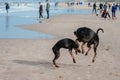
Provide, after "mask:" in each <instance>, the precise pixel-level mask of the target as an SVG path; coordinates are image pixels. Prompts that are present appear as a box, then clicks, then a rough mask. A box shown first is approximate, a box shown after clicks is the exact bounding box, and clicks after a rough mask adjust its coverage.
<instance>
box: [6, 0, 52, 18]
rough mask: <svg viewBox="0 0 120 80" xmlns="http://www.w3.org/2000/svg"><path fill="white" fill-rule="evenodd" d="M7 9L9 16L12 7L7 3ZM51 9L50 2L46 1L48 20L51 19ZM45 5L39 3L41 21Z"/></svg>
mask: <svg viewBox="0 0 120 80" xmlns="http://www.w3.org/2000/svg"><path fill="white" fill-rule="evenodd" d="M5 9H6V12H7V14H8V13H9V9H10V5H9V3H7V2H6V3H5ZM49 9H50V3H49V1H48V0H46V13H47V19H49ZM42 13H43V5H42V3H41V2H39V19H40V18H43V15H42Z"/></svg>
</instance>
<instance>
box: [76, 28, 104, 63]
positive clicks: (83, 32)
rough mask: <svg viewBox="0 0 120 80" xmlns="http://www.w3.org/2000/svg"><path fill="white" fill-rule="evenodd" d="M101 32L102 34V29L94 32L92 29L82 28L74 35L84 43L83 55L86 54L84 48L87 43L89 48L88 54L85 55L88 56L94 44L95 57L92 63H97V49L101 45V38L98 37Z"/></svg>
mask: <svg viewBox="0 0 120 80" xmlns="http://www.w3.org/2000/svg"><path fill="white" fill-rule="evenodd" d="M99 30H101V31H102V32H104V31H103V29H102V28H99V29H98V30H97V32H94V31H93V30H91V29H90V28H87V27H81V28H78V29H77V30H76V31H75V32H74V35H76V37H77V39H76V40H78V41H79V42H83V44H82V46H81V49H82V53H83V54H84V49H83V46H84V44H85V43H87V47H88V51H87V52H86V54H85V55H87V54H88V52H89V51H90V49H91V45H92V44H93V45H94V46H93V48H94V53H95V54H94V57H93V59H92V62H94V61H95V57H96V55H97V53H96V50H97V47H98V45H99V36H98V32H99Z"/></svg>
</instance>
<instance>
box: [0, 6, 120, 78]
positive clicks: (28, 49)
mask: <svg viewBox="0 0 120 80" xmlns="http://www.w3.org/2000/svg"><path fill="white" fill-rule="evenodd" d="M84 8H85V7H84ZM86 8H87V6H86ZM87 9H88V8H87ZM90 9H91V8H90ZM84 26H86V27H89V28H91V29H93V30H94V31H96V30H97V29H98V28H103V30H104V33H102V32H99V38H100V43H99V46H98V50H97V53H98V54H97V57H96V61H95V63H92V58H93V55H94V53H93V50H92V49H91V51H90V53H89V54H88V55H87V56H85V55H84V54H81V53H80V54H78V55H76V54H74V56H75V59H76V63H75V64H74V63H73V62H72V59H71V56H70V55H69V53H68V50H66V49H61V50H60V51H61V56H60V58H59V59H58V61H57V64H58V65H59V66H60V68H56V67H55V66H54V65H53V63H52V60H53V58H54V54H53V52H52V49H51V48H52V47H53V45H54V44H55V43H56V42H57V41H58V40H60V39H62V38H71V39H73V40H75V39H76V37H75V36H74V34H73V32H74V31H75V30H76V29H77V28H79V27H84ZM19 27H21V28H25V29H28V30H32V31H36V32H42V33H45V34H51V35H54V36H56V37H55V38H53V39H0V45H1V46H0V80H120V62H119V61H120V42H119V41H120V37H119V36H120V12H119V11H118V12H117V20H112V19H106V20H105V19H103V18H101V17H100V16H98V17H97V16H96V15H95V14H89V15H81V14H64V15H59V16H53V17H50V19H45V20H43V21H42V23H39V24H27V25H19ZM80 45H81V44H80ZM85 50H87V48H86V47H85ZM73 53H74V51H73Z"/></svg>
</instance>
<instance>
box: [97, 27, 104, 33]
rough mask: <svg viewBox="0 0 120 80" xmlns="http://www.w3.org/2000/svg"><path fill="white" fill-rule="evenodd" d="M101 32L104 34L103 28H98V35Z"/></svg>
mask: <svg viewBox="0 0 120 80" xmlns="http://www.w3.org/2000/svg"><path fill="white" fill-rule="evenodd" d="M100 30H101V31H102V32H103V33H104V30H103V29H102V28H98V30H97V32H96V33H97V34H98V32H99V31H100Z"/></svg>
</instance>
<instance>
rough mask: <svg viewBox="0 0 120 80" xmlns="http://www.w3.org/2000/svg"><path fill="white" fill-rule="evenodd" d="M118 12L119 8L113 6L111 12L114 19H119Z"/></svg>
mask: <svg viewBox="0 0 120 80" xmlns="http://www.w3.org/2000/svg"><path fill="white" fill-rule="evenodd" d="M116 10H117V6H116V5H115V4H113V6H112V9H111V12H112V19H113V20H114V19H117V18H116Z"/></svg>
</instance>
